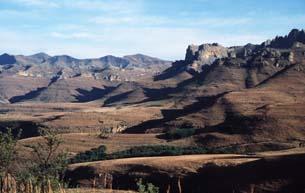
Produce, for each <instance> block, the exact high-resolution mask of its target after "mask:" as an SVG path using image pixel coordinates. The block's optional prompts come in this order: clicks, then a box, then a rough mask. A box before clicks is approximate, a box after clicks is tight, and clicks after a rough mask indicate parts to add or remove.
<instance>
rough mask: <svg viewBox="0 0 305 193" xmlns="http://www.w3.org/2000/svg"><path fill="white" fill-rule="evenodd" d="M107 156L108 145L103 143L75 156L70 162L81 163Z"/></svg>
mask: <svg viewBox="0 0 305 193" xmlns="http://www.w3.org/2000/svg"><path fill="white" fill-rule="evenodd" d="M105 158H106V146H104V145H102V146H100V147H98V148H94V149H91V150H89V151H85V152H82V153H79V154H77V155H76V156H74V157H73V158H72V159H71V160H70V163H80V162H88V161H98V160H103V159H105Z"/></svg>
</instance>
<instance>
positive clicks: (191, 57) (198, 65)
mask: <svg viewBox="0 0 305 193" xmlns="http://www.w3.org/2000/svg"><path fill="white" fill-rule="evenodd" d="M225 57H228V49H227V48H225V47H223V46H221V45H219V44H217V43H213V44H202V45H200V46H196V45H190V46H188V48H187V50H186V55H185V62H186V63H188V66H187V70H194V71H196V72H201V71H202V67H203V66H204V65H211V64H212V63H213V62H214V61H215V60H216V59H218V58H225Z"/></svg>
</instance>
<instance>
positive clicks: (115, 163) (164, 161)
mask: <svg viewBox="0 0 305 193" xmlns="http://www.w3.org/2000/svg"><path fill="white" fill-rule="evenodd" d="M257 159H258V158H255V157H251V156H245V155H236V154H222V155H221V154H213V155H207V154H206V155H182V156H163V157H141V158H124V159H116V160H105V161H97V162H88V163H79V164H73V165H71V166H70V169H74V168H77V167H79V166H91V167H93V168H95V169H96V170H97V171H99V172H105V171H107V172H113V171H118V172H124V171H126V172H127V171H129V169H130V168H131V167H135V166H146V167H151V168H157V169H158V170H160V171H165V172H169V173H175V174H177V173H181V174H183V173H188V172H196V171H197V170H198V169H199V168H200V167H202V165H203V164H206V163H214V164H217V165H236V164H240V163H245V162H249V161H254V160H257Z"/></svg>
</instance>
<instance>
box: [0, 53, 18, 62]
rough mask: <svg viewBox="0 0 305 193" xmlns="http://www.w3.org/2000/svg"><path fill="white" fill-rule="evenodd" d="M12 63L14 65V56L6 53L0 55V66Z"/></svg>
mask: <svg viewBox="0 0 305 193" xmlns="http://www.w3.org/2000/svg"><path fill="white" fill-rule="evenodd" d="M14 63H16V59H15V56H12V55H9V54H7V53H4V54H2V55H0V65H3V64H14Z"/></svg>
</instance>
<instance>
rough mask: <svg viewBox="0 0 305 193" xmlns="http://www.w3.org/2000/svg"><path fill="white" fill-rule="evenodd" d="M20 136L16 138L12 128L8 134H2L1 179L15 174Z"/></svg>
mask: <svg viewBox="0 0 305 193" xmlns="http://www.w3.org/2000/svg"><path fill="white" fill-rule="evenodd" d="M18 136H19V135H18ZM18 136H17V137H14V135H13V133H12V129H10V128H8V129H7V131H6V132H0V177H6V176H7V175H8V174H10V173H12V172H13V171H12V170H13V169H12V166H13V163H14V161H15V160H16V158H17V150H16V146H17V139H18Z"/></svg>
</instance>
